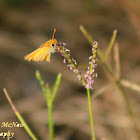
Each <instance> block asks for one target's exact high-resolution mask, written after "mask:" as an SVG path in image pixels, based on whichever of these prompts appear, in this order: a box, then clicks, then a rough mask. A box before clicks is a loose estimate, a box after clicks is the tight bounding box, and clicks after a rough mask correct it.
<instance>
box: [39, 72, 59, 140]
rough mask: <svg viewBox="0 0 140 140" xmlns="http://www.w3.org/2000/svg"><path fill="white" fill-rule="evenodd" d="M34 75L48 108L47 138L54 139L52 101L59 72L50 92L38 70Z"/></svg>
mask: <svg viewBox="0 0 140 140" xmlns="http://www.w3.org/2000/svg"><path fill="white" fill-rule="evenodd" d="M36 77H37V79H38V80H39V82H40V85H41V87H42V90H43V92H44V94H45V97H46V105H47V108H48V129H49V140H54V122H53V101H54V98H55V96H56V93H57V90H58V87H59V85H60V82H61V74H60V73H59V74H58V75H57V78H56V81H55V85H54V88H53V92H51V89H50V87H49V84H46V85H45V82H44V81H43V80H42V78H41V75H40V73H39V71H36Z"/></svg>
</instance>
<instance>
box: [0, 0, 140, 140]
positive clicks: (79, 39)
mask: <svg viewBox="0 0 140 140" xmlns="http://www.w3.org/2000/svg"><path fill="white" fill-rule="evenodd" d="M139 9H140V3H139V1H138V0H135V1H131V0H117V1H115V0H114V1H111V0H104V1H101V0H98V1H97V0H94V1H92V0H87V1H84V0H77V1H75V0H71V1H67V2H66V1H64V0H54V1H51V0H41V1H40V0H30V1H29V0H24V1H23V0H1V1H0V86H1V87H4V88H6V89H7V91H8V92H9V94H10V97H11V98H12V99H13V101H14V103H15V106H16V107H17V109H18V110H19V112H20V113H21V114H22V116H23V117H24V118H25V120H26V121H27V123H28V124H29V125H30V126H31V128H32V130H33V131H34V133H35V134H36V135H37V136H38V138H40V139H47V137H48V130H47V124H46V122H47V118H46V116H47V115H46V114H47V110H46V102H45V98H44V95H43V94H42V91H41V88H40V86H39V84H38V81H37V80H36V78H35V71H36V69H39V70H40V71H41V73H42V77H43V79H46V81H47V82H48V83H50V84H51V85H53V82H54V81H55V77H56V75H57V74H58V73H63V78H62V83H61V86H60V90H59V92H58V94H57V96H56V100H55V104H54V123H55V132H56V133H55V138H56V139H58V140H59V139H60V140H75V139H79V140H87V139H90V127H89V123H88V122H89V117H88V113H87V110H88V108H87V107H88V103H87V97H86V94H85V89H84V88H83V87H82V86H81V84H80V82H79V81H78V80H77V78H76V77H75V76H74V74H73V73H72V72H71V71H70V70H69V69H68V68H67V67H66V65H65V64H64V63H63V58H62V57H61V55H60V54H59V53H55V54H53V55H52V56H51V63H48V62H46V61H43V62H39V63H36V62H28V61H25V60H24V56H25V55H27V54H28V53H30V52H32V51H33V50H35V49H36V48H38V47H39V46H40V45H42V44H43V43H44V42H46V41H47V40H49V39H50V38H51V37H52V32H53V29H54V28H56V29H57V31H56V34H55V38H56V39H57V40H58V41H62V42H65V43H66V44H67V46H66V47H67V48H69V49H70V50H71V51H72V54H73V57H74V58H75V59H76V60H77V61H78V64H79V65H80V67H79V68H80V69H81V70H82V71H86V70H87V69H85V68H86V67H87V65H88V56H89V55H90V54H91V48H90V46H91V45H90V44H89V42H88V41H87V39H86V38H85V37H84V36H83V35H82V33H81V31H80V30H79V26H80V25H84V27H85V28H86V29H87V31H88V32H89V33H90V34H91V36H92V38H93V39H94V40H96V41H98V43H99V44H100V49H101V50H102V51H103V52H105V51H106V49H107V45H108V43H109V41H110V38H111V36H112V32H113V31H114V30H115V29H117V31H118V33H117V37H116V43H117V44H118V46H119V51H120V63H121V71H120V73H121V77H122V79H125V80H122V81H121V83H122V85H123V90H124V92H125V94H126V96H127V98H128V99H129V102H130V105H131V107H132V109H133V112H134V113H135V114H136V118H137V119H136V122H137V125H138V126H140V120H139V118H140V109H139V105H140V92H139V91H138V90H136V89H139V84H140V80H139V79H140V78H139V75H140V70H139V69H140V53H139V48H140V47H139V46H140V10H139ZM113 49H114V46H113ZM113 49H112V50H113ZM111 55H112V56H111ZM111 55H110V57H109V64H110V66H111V67H112V70H113V69H114V65H115V64H114V60H113V59H112V58H113V57H114V56H113V51H112V52H111ZM96 72H98V78H96V79H95V85H94V89H93V94H92V108H93V116H94V124H95V133H96V137H97V139H99V140H103V139H109V140H112V139H113V140H124V139H126V140H137V139H138V137H137V135H136V132H135V131H134V130H133V129H132V128H133V123H132V121H131V119H130V118H129V115H128V113H127V110H126V108H125V105H124V103H123V100H122V98H121V96H120V94H119V92H118V90H117V88H116V87H115V86H114V85H113V84H112V81H111V78H110V76H109V75H108V73H107V71H106V70H104V69H103V67H102V63H101V62H100V61H99V64H98V67H97V69H96ZM128 81H130V82H128ZM135 83H136V84H137V85H133V84H135ZM132 85H133V86H132ZM135 87H137V88H135ZM64 91H65V92H64ZM98 93H99V94H101V95H100V96H97V98H94V97H95V95H97V94H98ZM0 95H1V96H0V113H1V115H0V123H1V122H17V121H18V120H17V118H16V116H15V115H14V113H13V111H12V109H11V107H10V106H9V104H8V102H7V100H6V98H5V96H4V94H3V92H2V90H1V91H0ZM9 129H10V130H11V131H13V132H15V135H14V138H13V140H18V139H20V138H21V137H22V139H23V140H25V139H26V140H28V139H30V137H29V136H28V134H27V133H26V132H25V130H24V129H23V128H1V127H0V132H3V131H5V132H7V131H8V130H9Z"/></svg>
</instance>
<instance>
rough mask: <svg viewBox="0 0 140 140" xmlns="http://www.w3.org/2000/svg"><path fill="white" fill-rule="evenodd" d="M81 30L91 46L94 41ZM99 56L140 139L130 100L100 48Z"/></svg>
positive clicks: (84, 30)
mask: <svg viewBox="0 0 140 140" xmlns="http://www.w3.org/2000/svg"><path fill="white" fill-rule="evenodd" d="M80 30H81V31H82V33H83V34H84V36H85V37H86V38H87V40H88V41H89V42H90V44H93V42H94V40H93V39H92V37H91V36H90V35H89V34H88V32H87V31H86V29H85V28H84V27H83V26H80ZM98 55H99V57H100V59H101V61H103V64H104V66H105V68H106V70H107V71H108V73H109V74H110V76H111V77H112V79H113V82H114V83H115V85H116V86H117V88H118V90H119V91H120V93H121V96H122V98H123V101H124V103H125V106H126V109H127V112H128V114H129V116H130V118H131V120H132V122H133V124H134V129H135V131H136V132H137V134H138V137H139V138H140V129H139V127H138V125H137V123H136V121H135V115H134V113H133V110H132V108H131V106H130V103H129V100H128V98H127V96H126V95H125V93H124V90H123V89H122V87H121V84H120V81H119V80H117V79H116V77H115V75H114V73H113V72H112V70H111V68H110V66H109V65H108V63H107V62H106V61H105V58H104V55H103V54H102V52H101V51H100V49H99V48H98Z"/></svg>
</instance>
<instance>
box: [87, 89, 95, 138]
mask: <svg viewBox="0 0 140 140" xmlns="http://www.w3.org/2000/svg"><path fill="white" fill-rule="evenodd" d="M87 96H88V106H89V117H90V127H91V135H92V140H96V138H95V132H94V124H93V117H92V107H91V98H90V89H89V88H88V89H87Z"/></svg>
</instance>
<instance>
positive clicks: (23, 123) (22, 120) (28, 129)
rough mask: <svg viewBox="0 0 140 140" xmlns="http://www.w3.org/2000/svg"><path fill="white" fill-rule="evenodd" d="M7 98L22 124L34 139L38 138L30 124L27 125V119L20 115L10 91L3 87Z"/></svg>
mask: <svg viewBox="0 0 140 140" xmlns="http://www.w3.org/2000/svg"><path fill="white" fill-rule="evenodd" d="M3 91H4V93H5V95H6V98H7V99H8V101H9V103H10V105H11V107H12V109H13V110H14V112H15V114H16V116H17V118H18V119H19V121H20V122H21V124H22V125H23V127H24V129H25V130H26V131H27V133H28V134H29V136H30V137H31V138H32V139H33V140H37V138H36V136H35V135H34V134H33V132H32V131H31V129H30V128H29V126H28V125H27V123H26V122H25V120H24V119H23V118H22V116H21V115H20V113H19V112H18V111H17V109H16V107H15V106H14V104H13V102H12V100H11V98H10V96H9V95H8V92H7V91H6V89H5V88H4V89H3Z"/></svg>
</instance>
